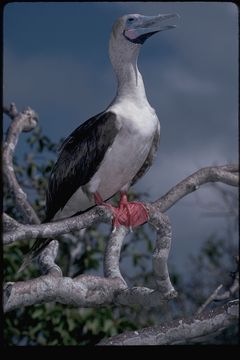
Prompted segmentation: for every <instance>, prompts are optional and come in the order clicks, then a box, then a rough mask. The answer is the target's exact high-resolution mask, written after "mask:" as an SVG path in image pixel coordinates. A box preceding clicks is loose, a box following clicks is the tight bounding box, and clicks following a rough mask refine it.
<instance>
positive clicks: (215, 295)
mask: <svg viewBox="0 0 240 360" xmlns="http://www.w3.org/2000/svg"><path fill="white" fill-rule="evenodd" d="M222 288H223V285H222V284H221V285H219V286H218V287H217V288H216V290H214V292H213V293H212V294H211V295H210V296H209V297H208V298H207V300H206V301H205V302H204V303H203V304H202V305H201V306H200V308H199V309H198V311H197V314H201V313H202V312H203V311H204V310H205V309H206V307H207V306H208V305H209V304H210V303H211V302H212V301H214V300H216V298H217V296H218V293H219V291H220V290H221V289H222Z"/></svg>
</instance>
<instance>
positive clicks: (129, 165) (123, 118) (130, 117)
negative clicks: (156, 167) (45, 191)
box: [88, 101, 158, 199]
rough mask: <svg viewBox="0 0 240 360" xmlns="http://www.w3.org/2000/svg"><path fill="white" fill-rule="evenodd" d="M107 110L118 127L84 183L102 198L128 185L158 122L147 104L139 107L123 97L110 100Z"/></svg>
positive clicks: (142, 159) (141, 160) (147, 152)
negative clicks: (110, 112) (110, 143)
mask: <svg viewBox="0 0 240 360" xmlns="http://www.w3.org/2000/svg"><path fill="white" fill-rule="evenodd" d="M147 104H148V103H147ZM108 110H109V111H112V112H114V113H116V115H117V119H118V123H119V127H120V130H119V133H118V135H117V136H116V138H115V140H114V142H113V144H112V146H111V148H109V149H108V151H107V152H106V154H105V156H104V159H103V162H102V164H101V166H100V168H99V170H98V171H97V172H96V174H95V175H94V176H93V178H92V179H91V181H90V182H89V184H88V190H89V191H90V192H96V191H98V192H99V193H100V195H101V196H102V197H103V199H107V198H109V197H110V196H112V195H113V194H115V193H116V192H118V191H119V190H121V189H122V188H127V187H128V185H129V184H130V182H131V180H132V179H133V177H134V176H135V175H136V173H137V172H138V171H139V169H140V168H141V167H142V165H143V164H144V161H145V160H146V158H147V156H148V154H149V151H150V148H151V146H152V140H153V137H154V134H155V131H156V129H157V125H158V118H157V116H156V113H155V111H154V110H153V109H152V108H151V107H150V105H149V104H148V105H147V106H146V105H145V106H140V107H139V106H137V105H136V104H135V103H133V102H130V101H125V103H124V104H123V103H121V104H120V103H115V104H113V105H112V106H111V107H110V108H109V109H108Z"/></svg>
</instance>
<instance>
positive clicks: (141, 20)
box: [123, 14, 179, 44]
mask: <svg viewBox="0 0 240 360" xmlns="http://www.w3.org/2000/svg"><path fill="white" fill-rule="evenodd" d="M173 18H179V15H178V14H164V15H161V14H159V15H157V16H143V15H137V16H135V19H134V21H133V22H132V23H131V24H128V25H127V26H126V28H125V30H124V33H123V34H124V36H125V38H126V39H127V40H129V41H131V42H133V43H135V44H143V43H144V41H145V40H146V39H148V38H149V37H150V36H152V35H153V34H156V33H157V32H160V31H164V30H169V29H174V28H175V27H176V25H165V24H164V22H165V20H169V19H173Z"/></svg>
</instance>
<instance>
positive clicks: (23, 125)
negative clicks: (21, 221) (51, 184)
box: [3, 104, 40, 224]
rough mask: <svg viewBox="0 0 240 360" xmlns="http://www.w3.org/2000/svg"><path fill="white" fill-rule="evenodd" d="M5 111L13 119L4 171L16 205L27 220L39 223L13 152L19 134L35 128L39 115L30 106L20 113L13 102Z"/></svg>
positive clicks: (7, 139) (5, 155) (8, 136)
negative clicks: (23, 187)
mask: <svg viewBox="0 0 240 360" xmlns="http://www.w3.org/2000/svg"><path fill="white" fill-rule="evenodd" d="M3 111H4V113H5V114H7V115H8V116H10V118H11V119H12V122H11V124H10V126H9V128H8V131H7V135H6V140H5V143H4V145H3V173H4V176H5V179H6V183H7V185H8V186H9V189H10V191H11V192H12V194H13V195H14V198H15V201H16V206H17V207H18V209H19V211H20V212H21V214H22V215H23V216H24V218H25V220H26V222H27V223H32V224H39V222H40V221H39V218H38V216H37V215H36V213H35V211H34V210H33V208H32V207H31V205H30V204H29V202H28V201H27V195H26V194H25V192H24V191H23V190H22V188H21V187H20V185H19V183H18V181H17V178H16V176H15V173H14V168H13V153H14V150H15V148H16V145H17V143H18V139H19V135H20V134H21V132H23V131H24V132H28V131H31V130H32V129H34V128H35V127H36V126H37V124H38V117H37V114H36V113H35V112H34V111H33V110H32V109H30V108H27V109H26V110H24V111H23V112H20V113H19V112H18V111H17V108H16V106H15V104H11V105H10V107H9V108H6V107H4V108H3Z"/></svg>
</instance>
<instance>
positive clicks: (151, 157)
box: [131, 123, 160, 185]
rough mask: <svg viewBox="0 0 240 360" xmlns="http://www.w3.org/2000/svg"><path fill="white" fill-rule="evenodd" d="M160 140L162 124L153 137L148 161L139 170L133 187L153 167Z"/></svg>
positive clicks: (133, 181)
mask: <svg viewBox="0 0 240 360" xmlns="http://www.w3.org/2000/svg"><path fill="white" fill-rule="evenodd" d="M159 139H160V123H159V124H158V128H157V130H156V132H155V135H154V137H153V141H152V146H151V149H150V151H149V153H148V156H147V158H146V160H145V161H144V164H143V165H142V167H141V168H140V169H139V171H138V172H137V174H136V175H135V176H134V178H133V179H132V182H131V185H134V184H135V183H136V182H137V181H138V180H139V179H140V178H141V177H142V176H143V175H145V174H146V172H147V171H148V170H149V168H150V167H151V166H152V163H153V161H154V159H155V157H156V155H157V150H158V147H159Z"/></svg>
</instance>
